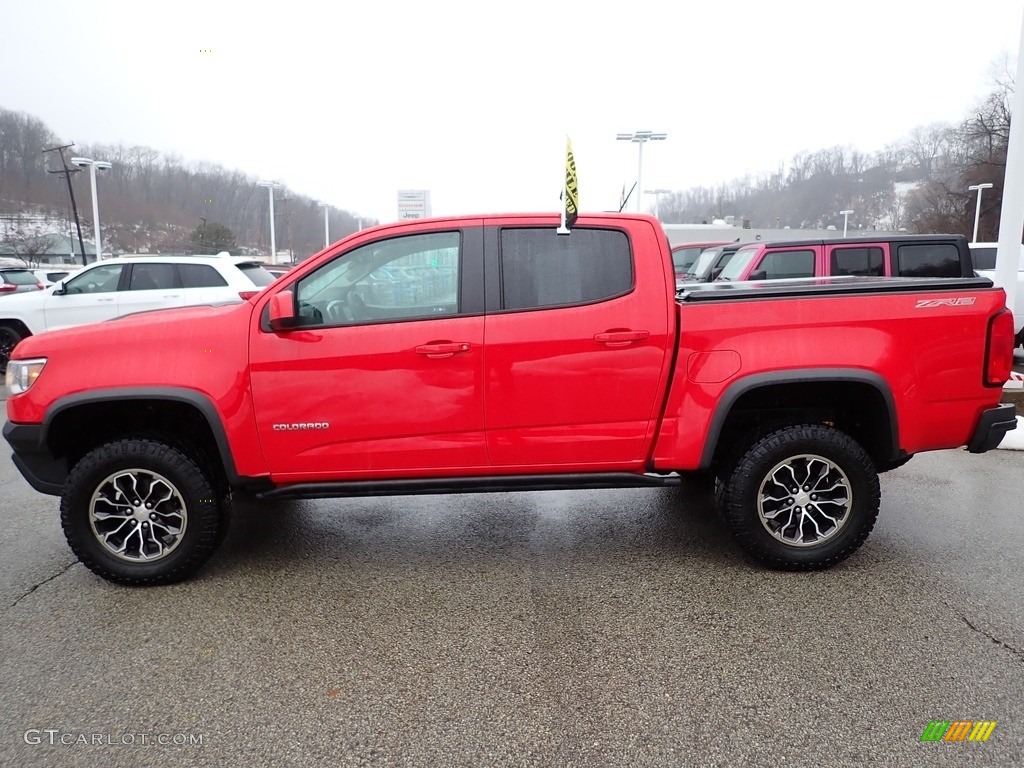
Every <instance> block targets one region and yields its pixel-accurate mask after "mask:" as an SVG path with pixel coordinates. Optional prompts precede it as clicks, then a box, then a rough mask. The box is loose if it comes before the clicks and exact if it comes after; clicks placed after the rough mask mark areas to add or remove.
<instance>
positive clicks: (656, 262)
mask: <svg viewBox="0 0 1024 768" xmlns="http://www.w3.org/2000/svg"><path fill="white" fill-rule="evenodd" d="M488 225H489V226H487V228H486V233H487V234H486V238H485V254H486V255H485V280H486V285H487V309H488V312H487V322H486V326H485V364H484V386H485V400H484V404H485V414H486V417H485V418H486V430H487V431H486V438H487V452H488V456H489V457H490V461H491V463H492V464H493V465H495V466H500V467H517V468H523V469H529V468H531V467H532V468H535V469H536V468H542V469H545V470H548V471H559V470H560V469H563V468H570V469H579V470H588V469H589V470H602V469H607V470H611V469H628V468H635V467H637V466H640V465H642V464H643V461H644V458H645V455H646V450H647V447H648V446H649V440H650V439H651V436H652V435H653V425H654V424H655V423H656V421H657V419H658V417H659V415H660V406H661V403H662V397H663V395H664V393H665V391H666V389H667V381H668V369H669V365H670V358H671V355H670V354H669V350H670V348H671V345H672V344H673V343H674V338H675V336H674V332H675V326H674V322H675V302H674V300H673V296H674V290H675V279H674V274H673V272H672V266H671V262H670V257H669V256H668V255H667V253H666V252H665V250H664V248H663V247H662V245H661V239H663V238H664V234H659V233H657V232H655V231H654V228H653V227H650V225H649V224H648V223H647V222H631V223H630V224H628V225H626V226H624V227H622V228H612V227H608V226H603V227H600V228H598V227H593V228H587V227H586V226H580V225H579V224H578V225H577V227H576V228H575V229H573V230H572V234H569V235H558V234H556V231H555V228H554V227H553V226H536V225H533V226H530V225H529V224H528V223H526V221H525V220H524V224H523V225H522V226H518V225H516V224H515V223H514V220H511V221H510V220H508V219H506V220H498V219H495V220H492V221H488Z"/></svg>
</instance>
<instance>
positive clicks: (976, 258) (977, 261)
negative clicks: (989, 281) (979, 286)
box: [971, 247, 996, 269]
mask: <svg viewBox="0 0 1024 768" xmlns="http://www.w3.org/2000/svg"><path fill="white" fill-rule="evenodd" d="M971 261H973V262H974V268H975V269H995V268H996V249H995V248H990V247H986V248H971Z"/></svg>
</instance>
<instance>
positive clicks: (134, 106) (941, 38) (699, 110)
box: [0, 0, 1022, 221]
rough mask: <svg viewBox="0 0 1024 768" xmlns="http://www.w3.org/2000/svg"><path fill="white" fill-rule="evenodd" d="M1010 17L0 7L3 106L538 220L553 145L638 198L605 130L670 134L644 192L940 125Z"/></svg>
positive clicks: (479, 7)
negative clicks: (568, 142)
mask: <svg viewBox="0 0 1024 768" xmlns="http://www.w3.org/2000/svg"><path fill="white" fill-rule="evenodd" d="M1021 14H1022V3H1021V2H1020V0H975V2H972V3H965V2H955V3H954V2H951V0H887V1H886V2H879V1H877V0H857V1H856V2H843V3H830V2H827V0H817V1H815V2H797V1H796V0H773V2H765V1H764V0H735V1H734V2H732V3H728V2H706V3H701V4H694V3H690V2H682V1H681V0H675V1H674V2H654V1H649V2H646V3H628V2H619V3H615V4H614V5H613V4H610V3H604V2H600V1H599V0H592V1H591V2H558V0H543V1H537V0H516V2H507V3H485V2H475V3H469V2H466V3H455V2H450V0H420V1H419V2H405V1H402V2H386V1H385V0H376V2H367V3H365V4H362V5H361V4H359V3H358V2H353V0H348V2H340V3H328V2H324V1H322V0H289V1H288V2H274V3H260V2H252V1H251V0H250V2H228V1H226V0H203V1H202V2H197V1H196V0H173V1H165V2H155V3H151V2H139V0H105V1H102V2H98V1H97V0H7V2H5V4H4V10H3V14H2V18H3V24H2V29H3V44H2V45H0V106H2V107H4V108H7V109H14V110H19V111H25V112H28V113H31V114H33V115H35V116H37V117H39V118H40V119H42V120H43V121H44V122H46V123H47V124H48V125H49V127H50V128H51V129H52V130H53V131H55V132H56V133H57V134H58V136H59V137H60V138H62V139H64V140H71V141H75V142H78V143H82V144H86V143H110V144H116V143H119V142H120V143H124V144H126V145H133V144H143V145H148V146H151V147H153V148H155V149H158V150H160V151H161V152H163V153H165V154H170V153H174V154H177V155H179V156H180V157H181V158H183V159H185V160H189V161H201V160H202V161H213V162H216V163H220V164H222V165H224V166H226V167H228V168H233V169H240V170H242V171H245V172H246V173H250V174H253V175H256V176H260V177H264V178H274V179H278V180H280V181H281V182H283V183H284V184H285V185H286V186H287V187H288V188H289V189H291V190H292V191H294V192H297V193H300V194H306V195H310V196H312V197H315V198H319V199H323V200H326V201H328V202H329V203H331V204H332V205H335V206H338V207H340V208H344V209H347V210H350V211H352V212H353V213H356V214H361V215H364V216H369V217H373V218H378V219H380V220H382V221H390V220H394V219H395V218H396V204H395V197H396V192H397V190H399V189H417V188H422V189H429V190H430V191H431V196H432V200H433V211H434V214H435V215H443V214H460V213H486V212H492V211H536V210H548V209H550V210H555V209H557V206H558V200H557V195H558V191H559V187H560V184H561V179H562V173H563V168H564V152H565V138H566V136H567V135H568V136H570V137H571V138H572V141H573V148H574V150H575V156H576V165H577V169H578V173H579V183H580V207H581V209H582V210H583V211H589V210H606V209H609V208H617V207H618V201H619V195H620V192H621V189H622V186H623V185H624V184H625V185H626V187H627V188H628V187H629V186H630V185H632V184H633V182H634V181H635V180H636V170H637V149H636V145H634V144H629V143H627V142H617V141H616V140H615V134H616V133H619V132H632V131H635V130H643V129H650V130H654V131H664V132H666V133H668V139H667V141H665V142H660V143H657V144H648V145H646V147H645V152H644V186H645V187H646V188H648V189H653V188H658V187H662V188H669V189H685V188H687V187H690V186H694V185H698V184H703V185H710V184H716V183H722V182H726V181H729V180H730V179H733V178H736V177H739V176H742V175H743V174H745V173H751V174H757V173H760V172H768V171H772V170H776V169H777V168H778V166H779V164H780V163H781V162H785V161H788V160H789V159H790V158H791V157H792V156H793V155H794V154H795V153H797V152H799V151H801V150H816V149H820V148H823V147H828V146H832V145H835V144H843V145H847V144H848V145H853V146H855V147H856V148H858V149H860V150H863V151H866V152H873V151H875V150H878V149H881V148H882V147H884V146H885V145H886V144H888V143H891V142H893V141H896V140H898V139H900V138H902V137H904V136H905V135H906V134H907V133H908V132H909V131H910V130H911V129H912V128H914V127H915V126H918V125H927V124H929V123H932V122H936V121H950V122H957V121H959V120H960V119H962V118H963V117H964V116H966V115H967V114H968V112H969V111H970V109H971V108H972V107H973V106H974V105H975V104H977V103H978V102H979V101H980V99H981V98H982V97H983V96H984V95H985V94H986V93H987V92H988V91H989V90H990V89H991V86H992V82H993V73H994V70H995V69H997V68H999V66H1000V64H1002V66H1003V68H1004V70H1005V60H1006V57H1007V56H1009V58H1010V59H1011V61H1015V59H1016V55H1017V49H1018V44H1019V39H1020V32H1021ZM1011 66H1012V64H1011ZM1011 71H1012V70H1011ZM101 195H102V191H101ZM650 202H653V201H652V200H651V198H650V197H649V196H648V197H647V198H646V200H645V203H650Z"/></svg>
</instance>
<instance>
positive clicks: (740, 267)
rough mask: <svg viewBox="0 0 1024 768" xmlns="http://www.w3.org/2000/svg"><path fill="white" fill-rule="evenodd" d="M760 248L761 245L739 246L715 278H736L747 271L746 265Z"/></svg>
mask: <svg viewBox="0 0 1024 768" xmlns="http://www.w3.org/2000/svg"><path fill="white" fill-rule="evenodd" d="M760 250H761V246H759V245H753V246H750V247H747V248H740V249H739V250H738V251H736V254H735V255H734V256H733V257H732V258H731V259H730V260H729V263H728V264H726V265H725V268H724V269H723V270H722V274H720V275H719V276H718V277H717V278H715V279H716V280H736V279H738V278H739V276H740V275H742V274H743V273H744V272H746V271H747V267H748V266H749V265H750V262H751V261H753V260H754V257H755V256H756V255H757V253H758V251H760Z"/></svg>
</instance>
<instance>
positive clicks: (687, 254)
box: [672, 246, 701, 274]
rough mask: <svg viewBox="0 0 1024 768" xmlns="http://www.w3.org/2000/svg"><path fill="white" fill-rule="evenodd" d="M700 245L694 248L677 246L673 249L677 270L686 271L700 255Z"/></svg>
mask: <svg viewBox="0 0 1024 768" xmlns="http://www.w3.org/2000/svg"><path fill="white" fill-rule="evenodd" d="M700 251H701V249H700V247H699V246H695V247H692V248H677V249H676V250H674V251H672V263H673V264H674V265H675V268H676V272H678V273H679V274H682V273H684V272H686V270H688V269H689V268H690V267H691V266H692V265H693V262H695V261H696V260H697V258H698V257H699V256H700Z"/></svg>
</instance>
